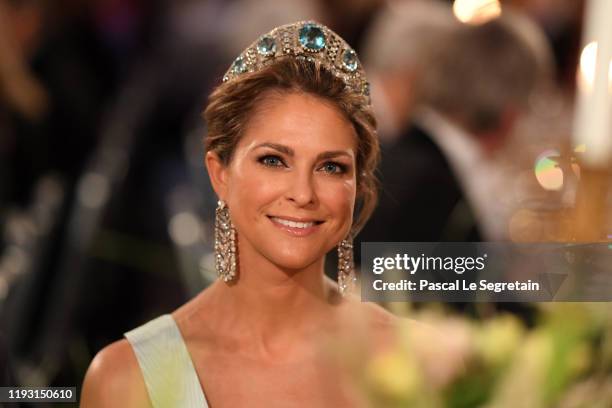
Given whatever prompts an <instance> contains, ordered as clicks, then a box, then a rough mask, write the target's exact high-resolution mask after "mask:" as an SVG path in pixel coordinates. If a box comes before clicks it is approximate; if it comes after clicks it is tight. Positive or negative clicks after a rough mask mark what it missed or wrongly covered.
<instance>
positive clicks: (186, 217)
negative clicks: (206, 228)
mask: <svg viewBox="0 0 612 408" xmlns="http://www.w3.org/2000/svg"><path fill="white" fill-rule="evenodd" d="M168 232H169V233H170V237H171V238H172V240H173V241H174V242H175V243H177V244H178V245H183V246H187V245H193V244H195V243H196V242H198V240H199V239H200V237H201V233H202V231H201V228H200V221H199V220H198V217H196V216H195V215H194V214H192V213H190V212H181V213H178V214H175V215H174V216H173V217H172V218H171V219H170V224H169V225H168Z"/></svg>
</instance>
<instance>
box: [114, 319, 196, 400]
mask: <svg viewBox="0 0 612 408" xmlns="http://www.w3.org/2000/svg"><path fill="white" fill-rule="evenodd" d="M125 337H126V338H127V340H128V341H129V343H130V345H131V346H132V348H133V350H134V353H135V354H136V358H137V360H138V365H139V366H140V370H141V371H142V375H143V377H144V381H145V384H146V386H147V391H148V393H149V399H150V400H151V404H152V405H153V408H168V407H176V408H195V407H197V408H202V407H205V408H208V403H207V402H206V397H205V396H204V391H203V390H202V387H201V386H200V381H199V380H198V375H197V373H196V370H195V368H194V365H193V362H192V360H191V356H190V355H189V351H188V350H187V347H186V346H185V341H184V340H183V337H182V336H181V332H180V331H179V329H178V326H177V325H176V322H175V321H174V318H173V317H172V315H169V314H165V315H162V316H160V317H158V318H156V319H153V320H151V321H150V322H148V323H145V324H144V325H142V326H140V327H137V328H135V329H134V330H131V331H129V332H127V333H125Z"/></svg>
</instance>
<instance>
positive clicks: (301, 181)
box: [286, 171, 317, 207]
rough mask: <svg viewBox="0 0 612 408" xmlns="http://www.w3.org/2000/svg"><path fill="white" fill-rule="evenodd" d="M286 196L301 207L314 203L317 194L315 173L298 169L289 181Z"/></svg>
mask: <svg viewBox="0 0 612 408" xmlns="http://www.w3.org/2000/svg"><path fill="white" fill-rule="evenodd" d="M286 198H287V199H288V200H289V201H292V202H293V203H294V204H295V205H297V206H299V207H305V206H307V205H311V204H314V203H315V202H316V201H317V194H316V190H315V186H314V178H313V174H312V173H311V172H309V171H296V172H295V173H294V177H291V178H290V180H289V182H288V186H287V193H286Z"/></svg>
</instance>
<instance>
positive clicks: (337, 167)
mask: <svg viewBox="0 0 612 408" xmlns="http://www.w3.org/2000/svg"><path fill="white" fill-rule="evenodd" d="M321 170H323V171H324V172H326V173H329V174H343V173H346V166H344V165H342V164H340V163H335V162H327V163H325V164H324V165H323V166H322V167H321Z"/></svg>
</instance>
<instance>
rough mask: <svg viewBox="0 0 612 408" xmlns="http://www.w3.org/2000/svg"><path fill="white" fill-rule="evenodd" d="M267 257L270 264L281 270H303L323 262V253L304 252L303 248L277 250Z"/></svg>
mask: <svg viewBox="0 0 612 408" xmlns="http://www.w3.org/2000/svg"><path fill="white" fill-rule="evenodd" d="M271 252H272V253H271V256H269V257H268V259H269V260H270V261H272V263H274V264H275V265H277V266H278V267H280V268H282V269H289V270H299V269H305V268H307V267H309V266H310V265H312V264H313V263H316V262H318V261H323V258H324V256H325V252H319V251H316V252H315V251H313V250H312V248H311V249H310V250H305V249H303V248H296V247H294V248H277V249H276V250H272V251H271Z"/></svg>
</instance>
